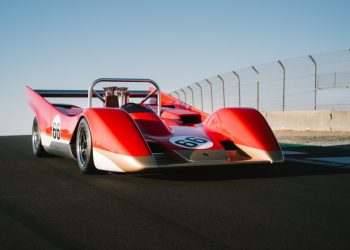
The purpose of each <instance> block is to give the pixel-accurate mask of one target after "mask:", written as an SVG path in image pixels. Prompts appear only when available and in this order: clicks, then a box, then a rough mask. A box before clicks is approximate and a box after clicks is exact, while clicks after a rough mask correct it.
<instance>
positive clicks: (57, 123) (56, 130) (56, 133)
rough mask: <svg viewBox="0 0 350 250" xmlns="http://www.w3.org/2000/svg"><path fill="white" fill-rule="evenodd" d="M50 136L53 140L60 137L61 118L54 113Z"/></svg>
mask: <svg viewBox="0 0 350 250" xmlns="http://www.w3.org/2000/svg"><path fill="white" fill-rule="evenodd" d="M52 137H53V139H54V140H59V139H61V118H60V116H59V115H56V116H55V118H54V119H53V122H52Z"/></svg>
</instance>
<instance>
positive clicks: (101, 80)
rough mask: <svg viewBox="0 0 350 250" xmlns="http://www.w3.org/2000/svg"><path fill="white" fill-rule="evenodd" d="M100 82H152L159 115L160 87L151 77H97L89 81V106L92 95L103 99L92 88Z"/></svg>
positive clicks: (90, 105)
mask: <svg viewBox="0 0 350 250" xmlns="http://www.w3.org/2000/svg"><path fill="white" fill-rule="evenodd" d="M100 82H148V83H150V84H152V85H153V86H154V87H155V88H156V90H157V107H158V108H157V115H158V116H160V109H161V100H160V98H161V97H160V96H161V92H160V88H159V86H158V84H157V83H156V82H155V81H153V80H151V79H142V78H99V79H96V80H95V81H93V82H92V83H91V86H90V88H89V92H88V99H89V107H90V108H91V107H92V97H93V95H95V96H97V97H98V98H99V99H100V100H102V101H104V99H103V97H102V96H101V95H100V93H99V92H98V91H96V90H94V87H95V86H96V84H98V83H100ZM153 92H154V91H153ZM153 92H152V93H153Z"/></svg>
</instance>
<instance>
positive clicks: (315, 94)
mask: <svg viewBox="0 0 350 250" xmlns="http://www.w3.org/2000/svg"><path fill="white" fill-rule="evenodd" d="M309 58H310V59H311V61H312V62H313V64H314V67H315V77H314V81H315V82H314V110H316V109H317V63H316V61H315V59H314V58H313V57H312V56H311V55H309Z"/></svg>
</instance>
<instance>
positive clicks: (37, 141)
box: [32, 117, 48, 157]
mask: <svg viewBox="0 0 350 250" xmlns="http://www.w3.org/2000/svg"><path fill="white" fill-rule="evenodd" d="M32 149H33V153H34V155H35V156H36V157H43V156H46V155H48V153H46V151H45V149H44V148H43V145H42V144H41V136H40V129H39V124H38V118H37V117H34V121H33V127H32Z"/></svg>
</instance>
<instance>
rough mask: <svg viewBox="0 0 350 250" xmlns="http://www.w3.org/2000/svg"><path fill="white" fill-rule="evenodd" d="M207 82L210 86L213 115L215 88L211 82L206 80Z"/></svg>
mask: <svg viewBox="0 0 350 250" xmlns="http://www.w3.org/2000/svg"><path fill="white" fill-rule="evenodd" d="M205 80H206V81H207V83H209V86H210V99H211V112H212V113H213V111H214V103H213V86H212V84H211V82H210V81H209V79H208V78H207V79H205Z"/></svg>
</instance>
